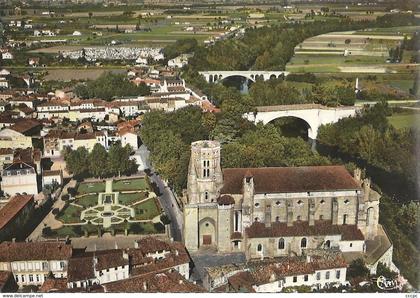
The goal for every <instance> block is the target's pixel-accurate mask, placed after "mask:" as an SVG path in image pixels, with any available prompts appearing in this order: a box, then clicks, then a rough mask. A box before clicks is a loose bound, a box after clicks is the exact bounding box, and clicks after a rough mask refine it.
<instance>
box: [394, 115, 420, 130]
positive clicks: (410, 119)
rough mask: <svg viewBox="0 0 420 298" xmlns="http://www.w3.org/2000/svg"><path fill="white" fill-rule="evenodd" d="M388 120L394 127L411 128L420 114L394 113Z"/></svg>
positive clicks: (418, 119)
mask: <svg viewBox="0 0 420 298" xmlns="http://www.w3.org/2000/svg"><path fill="white" fill-rule="evenodd" d="M388 120H389V123H391V125H392V126H394V127H395V128H411V127H414V126H415V125H416V122H417V124H418V123H419V121H420V114H394V115H392V116H390V117H388Z"/></svg>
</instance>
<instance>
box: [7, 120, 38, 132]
mask: <svg viewBox="0 0 420 298" xmlns="http://www.w3.org/2000/svg"><path fill="white" fill-rule="evenodd" d="M36 127H41V123H40V122H39V121H38V120H35V119H29V118H23V119H21V120H19V121H18V122H16V123H15V124H13V125H12V126H10V129H13V130H14V131H17V132H20V133H22V134H25V133H27V132H29V131H30V130H31V129H34V128H36Z"/></svg>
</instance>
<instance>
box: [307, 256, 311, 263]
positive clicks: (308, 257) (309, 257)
mask: <svg viewBox="0 0 420 298" xmlns="http://www.w3.org/2000/svg"><path fill="white" fill-rule="evenodd" d="M310 262H312V258H311V256H310V255H307V256H306V263H310Z"/></svg>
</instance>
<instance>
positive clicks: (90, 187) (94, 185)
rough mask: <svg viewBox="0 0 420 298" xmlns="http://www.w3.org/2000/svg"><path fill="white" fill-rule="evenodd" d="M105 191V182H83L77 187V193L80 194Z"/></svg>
mask: <svg viewBox="0 0 420 298" xmlns="http://www.w3.org/2000/svg"><path fill="white" fill-rule="evenodd" d="M104 191H105V183H104V182H82V183H80V185H79V187H78V188H77V193H78V194H79V195H82V194H87V193H98V192H104Z"/></svg>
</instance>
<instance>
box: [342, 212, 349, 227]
mask: <svg viewBox="0 0 420 298" xmlns="http://www.w3.org/2000/svg"><path fill="white" fill-rule="evenodd" d="M347 217H348V215H347V214H344V215H343V225H346V224H347Z"/></svg>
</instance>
